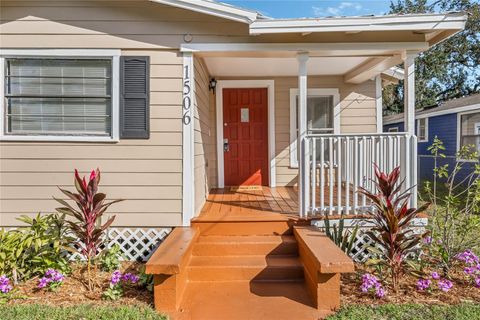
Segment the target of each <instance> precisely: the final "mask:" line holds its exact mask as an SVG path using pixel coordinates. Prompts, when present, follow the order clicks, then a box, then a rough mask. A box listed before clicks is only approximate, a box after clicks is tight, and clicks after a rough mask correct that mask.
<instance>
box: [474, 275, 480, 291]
mask: <svg viewBox="0 0 480 320" xmlns="http://www.w3.org/2000/svg"><path fill="white" fill-rule="evenodd" d="M475 287H477V288H480V276H479V277H476V278H475Z"/></svg>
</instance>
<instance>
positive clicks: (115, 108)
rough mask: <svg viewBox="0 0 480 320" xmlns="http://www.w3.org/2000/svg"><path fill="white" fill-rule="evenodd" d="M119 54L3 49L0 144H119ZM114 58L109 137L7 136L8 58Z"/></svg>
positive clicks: (112, 51)
mask: <svg viewBox="0 0 480 320" xmlns="http://www.w3.org/2000/svg"><path fill="white" fill-rule="evenodd" d="M120 55H121V50H118V49H0V88H1V90H0V141H78V142H118V141H119V139H120V135H119V126H120V114H119V113H120V101H119V100H120V97H119V95H120ZM38 57H42V58H52V59H55V58H80V57H81V58H92V59H95V58H98V59H105V58H111V59H112V99H111V103H112V117H111V121H112V123H111V128H112V132H111V135H110V136H88V135H83V136H82V135H34V134H32V135H14V134H5V110H6V108H5V87H4V79H5V58H38Z"/></svg>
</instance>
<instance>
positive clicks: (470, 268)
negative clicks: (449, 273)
mask: <svg viewBox="0 0 480 320" xmlns="http://www.w3.org/2000/svg"><path fill="white" fill-rule="evenodd" d="M475 269H476V267H465V268H464V269H463V272H465V274H468V275H471V274H473V273H474V272H475Z"/></svg>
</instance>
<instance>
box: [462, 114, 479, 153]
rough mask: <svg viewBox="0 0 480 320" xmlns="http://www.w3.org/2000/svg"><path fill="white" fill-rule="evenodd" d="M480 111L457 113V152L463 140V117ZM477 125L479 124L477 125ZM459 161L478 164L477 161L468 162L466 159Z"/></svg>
mask: <svg viewBox="0 0 480 320" xmlns="http://www.w3.org/2000/svg"><path fill="white" fill-rule="evenodd" d="M479 112H480V109H476V110H472V111H467V112H459V113H457V152H458V151H459V150H460V142H461V140H462V116H464V115H467V114H472V113H479ZM475 125H477V123H475ZM457 160H458V161H463V162H477V160H466V159H457Z"/></svg>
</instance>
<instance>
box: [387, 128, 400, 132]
mask: <svg viewBox="0 0 480 320" xmlns="http://www.w3.org/2000/svg"><path fill="white" fill-rule="evenodd" d="M398 131H399V130H398V127H390V128H388V132H398Z"/></svg>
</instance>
